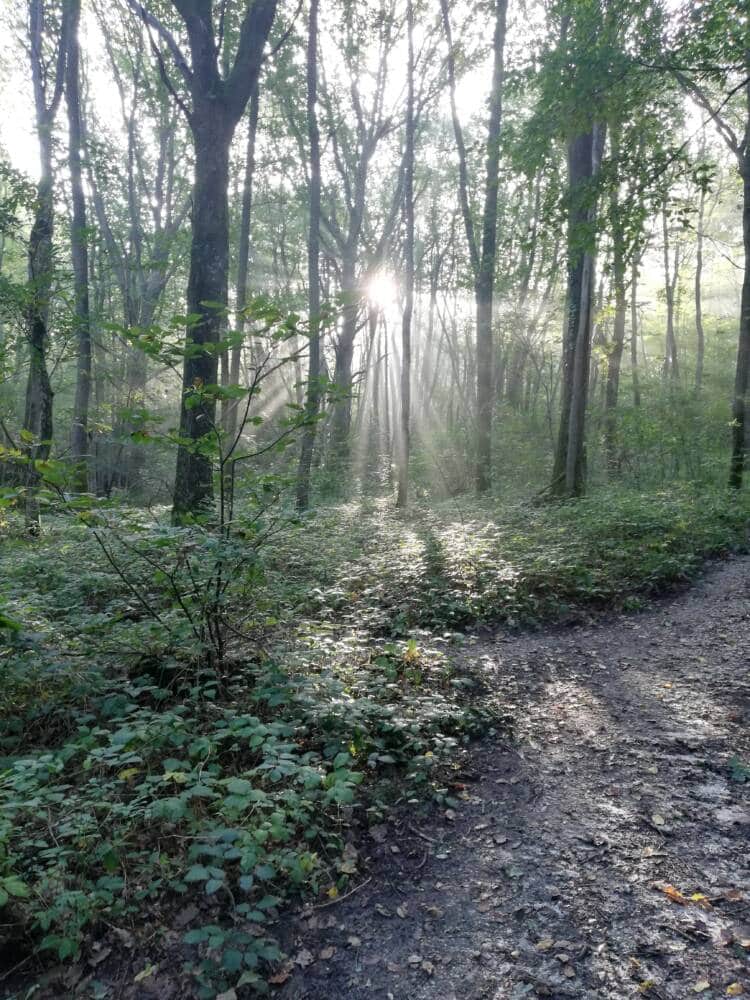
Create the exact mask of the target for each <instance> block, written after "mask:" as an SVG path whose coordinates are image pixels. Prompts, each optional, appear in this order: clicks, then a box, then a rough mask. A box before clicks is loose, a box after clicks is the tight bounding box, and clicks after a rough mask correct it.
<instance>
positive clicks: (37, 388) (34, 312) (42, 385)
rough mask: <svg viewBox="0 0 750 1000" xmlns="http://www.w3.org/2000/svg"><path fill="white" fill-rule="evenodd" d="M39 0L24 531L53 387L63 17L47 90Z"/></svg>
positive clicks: (34, 44) (33, 52)
mask: <svg viewBox="0 0 750 1000" xmlns="http://www.w3.org/2000/svg"><path fill="white" fill-rule="evenodd" d="M44 13H45V12H44V3H43V0H31V2H30V4H29V41H30V45H29V55H30V60H31V78H32V83H33V88H34V110H35V116H36V128H37V137H38V142H39V183H38V184H37V197H36V204H35V208H34V222H33V224H32V227H31V234H30V236H29V245H28V260H27V263H28V287H29V298H28V307H27V312H26V336H27V339H28V344H29V373H28V378H27V382H26V397H25V405H24V416H23V429H24V431H25V432H26V433H25V434H24V435H23V437H25V438H27V440H26V441H25V442H24V453H25V458H26V462H27V465H26V470H25V471H26V477H25V478H26V483H25V486H26V494H25V504H24V508H25V520H26V529H27V531H28V532H29V533H30V534H38V533H39V530H40V523H39V501H38V488H39V479H40V477H39V473H38V470H37V466H36V464H35V463H36V462H38V461H46V459H47V458H49V454H50V450H51V447H52V432H53V393H52V385H51V384H50V378H49V370H48V368H47V341H48V324H49V298H50V292H51V288H52V272H53V267H54V261H53V254H52V238H53V234H54V194H53V187H54V184H53V173H52V128H53V125H54V121H55V116H56V115H57V110H58V107H59V104H60V98H61V96H62V90H63V82H64V67H65V59H66V57H67V38H66V34H67V31H68V28H69V25H68V18H67V16H65V17H64V19H63V22H62V25H61V28H60V35H59V37H58V40H57V65H56V71H55V77H54V81H53V88H54V89H53V93H52V94H48V93H47V82H48V79H49V78H48V76H47V73H46V72H45V67H44V62H43V42H44V31H45V23H44V20H45V19H44Z"/></svg>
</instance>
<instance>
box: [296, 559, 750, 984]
mask: <svg viewBox="0 0 750 1000" xmlns="http://www.w3.org/2000/svg"><path fill="white" fill-rule="evenodd" d="M748 650H750V559H748V558H734V559H730V560H729V561H728V562H726V563H722V564H720V565H719V566H718V567H714V568H713V569H712V570H711V571H709V573H708V574H707V575H706V576H705V577H703V578H702V580H701V581H700V582H698V583H697V584H696V585H695V586H694V587H693V588H692V589H690V590H689V591H686V592H683V593H682V594H680V595H679V596H677V597H674V598H670V599H668V600H663V601H659V602H657V603H656V604H654V605H653V606H652V607H651V608H650V609H648V610H646V611H644V612H641V613H638V614H634V615H621V616H617V617H614V618H613V617H610V618H608V619H604V620H601V621H600V622H598V623H595V624H589V625H578V626H575V627H570V626H568V627H567V628H565V627H554V628H548V629H545V630H543V631H538V632H536V633H533V634H522V635H508V634H507V633H503V632H499V633H496V634H494V635H492V634H489V633H485V634H484V635H483V636H480V637H478V638H476V640H475V641H474V642H473V643H467V645H466V646H465V647H464V649H463V652H462V654H461V655H462V656H464V657H465V659H466V663H465V664H464V666H465V669H467V671H469V672H476V671H479V672H480V673H481V674H482V676H483V678H484V680H485V681H486V682H487V683H488V684H491V685H492V686H494V687H497V688H498V689H500V690H501V691H502V692H504V694H505V698H506V700H507V702H508V703H509V704H510V705H512V706H515V709H514V714H515V716H516V720H517V723H516V730H515V733H514V737H513V740H512V741H510V740H508V739H507V738H505V739H503V741H502V742H492V741H489V740H485V741H483V742H482V743H481V744H479V745H476V746H475V747H474V748H473V749H470V750H469V751H468V752H467V754H466V756H465V757H464V759H463V763H462V769H461V772H460V774H459V777H458V779H457V781H458V782H460V783H461V785H463V787H464V790H463V791H462V792H461V795H460V797H461V798H462V799H463V801H462V803H461V806H460V807H459V808H456V809H455V810H454V809H448V810H445V809H444V808H443V809H440V810H435V811H432V812H428V813H426V814H421V816H418V815H416V814H415V812H414V811H413V810H414V807H407V806H405V807H403V810H402V811H401V812H399V811H398V810H397V811H396V814H395V818H393V819H392V820H391V821H389V822H388V823H387V824H383V825H380V826H376V827H374V828H371V829H370V831H369V835H368V840H367V841H366V843H365V844H364V845H361V855H362V856H363V857H364V856H366V857H367V861H366V864H365V865H364V866H363V868H364V872H365V874H364V876H363V881H361V882H360V883H359V886H358V887H357V886H355V888H354V890H352V891H351V892H350V894H348V895H347V896H344V897H343V898H341V899H339V900H335V901H333V902H331V903H327V904H326V903H324V904H322V905H318V906H313V907H308V908H306V909H305V910H303V911H301V913H300V914H299V915H298V917H297V918H296V919H295V921H294V924H293V925H291V926H290V927H288V928H287V939H286V941H285V946H286V950H287V952H288V953H289V954H290V955H291V956H292V959H293V962H292V963H291V964H290V965H288V966H287V967H286V968H285V969H283V970H282V972H281V974H280V975H279V976H278V977H277V982H279V981H284V985H283V987H282V988H281V994H280V995H281V996H282V997H283V998H284V1000H358V998H364V997H368V998H370V997H372V998H375V997H382V998H394V1000H402V998H407V997H408V998H410V1000H480V998H493V1000H500V998H503V1000H505V998H508V1000H512V998H516V997H527V996H529V997H537V996H539V997H555V998H557V997H592V998H593V997H597V998H615V997H617V998H622V997H631V996H640V995H646V996H650V997H657V998H675V1000H677V998H687V997H690V996H694V995H700V996H703V997H704V998H707V997H718V996H726V995H729V996H733V995H741V994H743V993H745V994H748V995H750V967H749V965H748V959H749V958H750V851H749V850H748V834H750V772H748V771H747V770H746V769H745V768H744V767H743V766H742V765H741V764H740V763H739V761H744V762H745V763H747V761H748V760H750V676H749V673H748V656H749V654H748Z"/></svg>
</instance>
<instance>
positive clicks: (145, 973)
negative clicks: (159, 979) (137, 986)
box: [133, 965, 156, 983]
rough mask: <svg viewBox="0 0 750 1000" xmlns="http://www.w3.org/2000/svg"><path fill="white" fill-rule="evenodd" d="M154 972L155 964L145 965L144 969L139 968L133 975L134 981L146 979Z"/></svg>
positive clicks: (139, 981)
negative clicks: (135, 974) (136, 973)
mask: <svg viewBox="0 0 750 1000" xmlns="http://www.w3.org/2000/svg"><path fill="white" fill-rule="evenodd" d="M155 972H156V966H155V965H147V966H146V968H145V969H141V971H140V972H139V973H138V975H137V976H134V977H133V982H134V983H142V982H143V980H144V979H148V977H149V976H153V974H154V973H155Z"/></svg>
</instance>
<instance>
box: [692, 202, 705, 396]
mask: <svg viewBox="0 0 750 1000" xmlns="http://www.w3.org/2000/svg"><path fill="white" fill-rule="evenodd" d="M705 209H706V188H705V186H704V185H701V193H700V199H699V201H698V225H697V231H696V240H695V335H696V338H697V342H696V350H695V391H696V392H700V390H701V388H702V387H703V365H704V359H705V355H706V337H705V332H704V329H703V302H702V287H701V282H702V280H703V223H704V217H705Z"/></svg>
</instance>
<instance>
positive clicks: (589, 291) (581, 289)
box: [551, 125, 604, 496]
mask: <svg viewBox="0 0 750 1000" xmlns="http://www.w3.org/2000/svg"><path fill="white" fill-rule="evenodd" d="M603 145H604V128H603V126H599V125H595V126H593V127H592V129H591V131H589V132H586V133H584V134H583V135H579V136H576V137H574V138H573V139H572V140H571V141H570V143H569V145H568V184H569V209H568V290H567V301H566V325H565V332H564V335H563V356H562V369H563V383H562V397H561V410H560V433H559V435H558V442H557V451H556V454H555V465H554V469H553V472H552V484H551V492H552V494H553V495H554V496H579V495H581V494H582V493H583V492H584V489H585V483H586V468H585V419H586V403H587V390H588V382H589V363H590V359H591V333H592V324H591V320H592V305H593V291H594V249H593V247H591V246H586V245H585V241H586V239H587V237H588V238H589V239H590V238H591V233H592V232H593V230H594V227H595V222H596V204H595V199H594V197H593V192H592V190H591V185H592V180H593V179H594V177H595V176H596V174H597V173H598V170H599V162H600V159H601V152H602V148H603Z"/></svg>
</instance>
